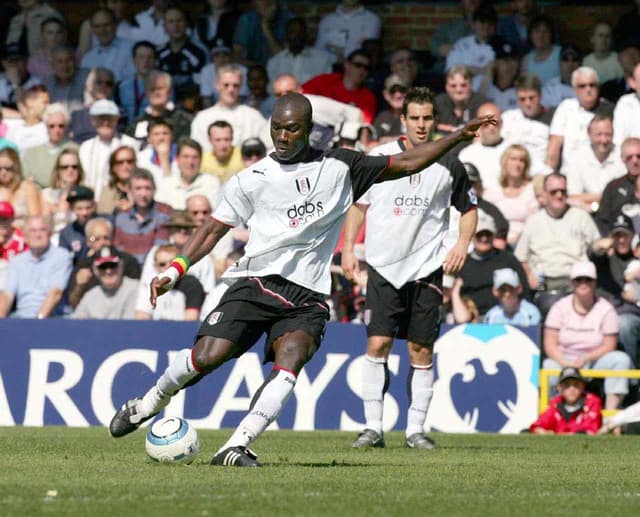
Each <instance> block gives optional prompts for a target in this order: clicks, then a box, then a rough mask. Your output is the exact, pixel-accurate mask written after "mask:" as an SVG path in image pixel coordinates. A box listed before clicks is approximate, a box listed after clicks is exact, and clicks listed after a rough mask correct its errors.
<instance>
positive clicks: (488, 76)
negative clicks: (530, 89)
mask: <svg viewBox="0 0 640 517" xmlns="http://www.w3.org/2000/svg"><path fill="white" fill-rule="evenodd" d="M492 47H493V51H494V54H495V60H494V61H493V63H491V64H490V65H488V66H487V67H486V69H485V73H484V74H483V75H482V79H481V82H480V85H479V87H478V92H479V93H480V94H481V95H484V96H485V97H486V98H487V99H489V100H490V101H491V102H493V103H494V104H495V105H496V106H498V107H499V108H500V110H501V111H505V110H508V109H513V108H515V107H516V106H517V99H516V89H515V81H516V78H517V77H518V71H519V68H520V55H519V54H518V53H517V51H516V50H515V48H514V47H513V46H512V45H511V43H506V42H505V41H502V40H499V39H497V38H496V39H495V40H494V41H493V42H492ZM474 82H475V81H474Z"/></svg>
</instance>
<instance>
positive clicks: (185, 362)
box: [142, 348, 200, 416]
mask: <svg viewBox="0 0 640 517" xmlns="http://www.w3.org/2000/svg"><path fill="white" fill-rule="evenodd" d="M192 352H193V349H191V348H185V349H183V350H180V351H179V352H178V353H177V354H176V357H175V358H174V360H173V361H171V364H169V366H168V367H167V369H166V370H165V371H164V373H163V374H162V375H161V376H160V378H159V379H158V382H156V384H155V386H153V387H152V388H151V389H150V390H149V391H148V392H147V393H146V394H145V396H144V397H143V398H142V408H143V410H144V413H145V416H146V415H153V414H155V413H157V412H158V411H159V410H161V409H162V408H164V407H166V406H167V404H169V401H170V400H171V397H172V396H173V395H175V394H176V393H177V392H178V391H179V390H180V389H181V388H182V387H183V386H184V385H185V384H187V383H188V382H189V381H190V380H192V379H193V378H194V377H196V376H197V375H198V374H199V373H200V372H198V370H197V369H196V367H195V365H194V364H193V355H192Z"/></svg>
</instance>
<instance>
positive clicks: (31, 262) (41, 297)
mask: <svg viewBox="0 0 640 517" xmlns="http://www.w3.org/2000/svg"><path fill="white" fill-rule="evenodd" d="M25 238H26V241H27V245H28V246H29V250H28V251H25V252H24V253H19V254H18V255H16V256H15V257H14V258H13V259H12V260H11V261H10V262H9V269H8V271H7V282H6V285H5V286H4V289H3V290H2V291H0V318H5V317H7V316H8V315H9V313H10V311H11V307H12V306H13V304H14V302H15V306H16V310H15V312H13V313H11V317H16V318H38V319H42V318H49V317H51V316H56V315H60V314H61V313H62V307H61V304H60V301H61V300H62V294H63V292H64V289H65V287H66V286H67V281H68V280H69V275H70V273H71V263H72V257H71V254H70V253H69V252H68V251H67V250H65V249H62V248H58V247H57V246H52V245H51V243H50V238H51V231H50V227H49V225H48V223H47V221H46V220H45V218H44V217H42V216H32V217H29V219H27V223H26V226H25Z"/></svg>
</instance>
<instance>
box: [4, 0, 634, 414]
mask: <svg viewBox="0 0 640 517" xmlns="http://www.w3.org/2000/svg"><path fill="white" fill-rule="evenodd" d="M89 3H90V4H92V9H91V11H90V13H89V16H88V17H87V19H86V20H85V21H84V22H83V23H82V24H81V25H80V26H78V27H69V25H68V21H67V19H66V18H65V14H64V13H63V12H60V11H58V10H56V9H55V8H53V7H52V6H50V5H49V4H48V3H47V2H45V1H42V0H18V1H17V2H15V3H14V4H15V7H14V8H12V6H11V4H12V3H11V2H9V3H8V4H7V5H5V6H3V7H2V13H1V14H2V17H3V19H4V20H5V21H4V24H3V26H2V27H0V36H1V38H2V42H1V44H0V52H1V55H0V63H1V65H2V73H1V74H0V103H1V105H2V109H1V111H0V317H27V318H48V317H52V316H58V315H62V316H67V317H74V318H139V319H151V318H152V319H180V320H190V319H198V318H203V317H205V316H206V314H207V310H208V309H210V308H212V307H213V306H215V303H216V300H218V299H219V297H220V296H221V294H222V292H223V291H224V284H223V283H221V282H220V277H221V275H222V273H223V272H224V269H225V267H226V265H227V264H229V263H233V262H234V261H235V260H237V258H238V257H240V256H241V255H242V253H243V249H244V243H245V242H246V241H247V238H248V231H247V229H246V228H235V229H234V230H233V231H232V232H230V233H229V234H228V235H227V236H226V237H225V239H224V240H223V241H221V242H220V244H219V245H218V246H217V247H216V249H215V250H214V251H213V252H212V254H211V256H210V257H209V258H205V259H204V260H203V261H201V265H199V266H198V267H194V268H192V270H191V271H190V273H191V274H190V275H189V276H188V277H186V278H185V279H184V280H183V282H181V283H180V285H178V286H176V289H175V293H173V294H172V296H167V297H166V300H165V299H164V298H163V299H162V300H163V304H162V305H161V306H160V307H159V308H158V309H157V310H156V311H155V312H154V311H151V308H150V307H149V306H148V301H147V296H146V290H147V284H148V281H149V279H150V278H152V277H153V276H154V275H155V274H156V273H157V272H158V271H161V270H162V268H163V267H165V266H166V264H168V263H169V262H170V261H171V260H172V258H173V257H174V256H175V255H176V254H177V253H179V252H180V248H181V247H182V246H183V245H184V243H185V242H186V239H187V238H188V236H189V235H190V234H191V233H192V232H193V230H194V228H196V227H197V226H198V225H199V224H202V222H203V221H204V220H205V218H207V217H210V215H211V213H212V210H213V209H214V207H215V206H216V203H217V200H218V197H219V196H220V195H221V193H222V192H223V189H224V184H225V182H227V181H228V180H229V179H230V178H231V177H233V176H234V175H235V174H236V173H238V172H239V171H240V170H242V169H243V168H245V167H249V166H250V165H252V164H254V163H256V162H257V161H258V160H260V159H262V158H263V157H264V156H266V155H267V153H268V152H269V151H270V148H271V147H272V142H271V137H270V131H269V116H270V112H271V108H272V107H273V105H274V102H275V100H276V98H277V97H279V96H281V95H284V94H286V93H288V92H292V91H295V92H302V93H304V94H305V95H307V96H308V98H309V100H310V101H311V104H312V106H313V130H312V133H311V142H312V145H313V147H315V148H318V149H322V150H327V149H330V148H332V147H335V146H345V147H352V148H356V149H359V150H362V151H365V152H366V151H367V150H368V149H369V148H371V147H372V146H373V145H374V144H377V143H381V142H385V141H389V140H394V139H397V138H402V137H403V127H402V125H401V123H400V115H401V112H402V106H403V100H404V97H405V94H406V92H407V90H408V89H409V88H411V87H412V86H425V85H426V86H429V87H431V88H432V89H433V90H434V91H435V93H436V105H435V106H434V108H435V111H436V113H437V126H436V127H437V131H436V134H435V135H434V137H435V138H438V137H439V136H441V135H444V134H447V133H449V132H452V131H454V130H456V129H457V128H458V127H460V126H461V124H463V123H464V122H466V121H468V120H469V119H471V118H473V117H475V116H484V115H494V116H495V117H496V118H497V119H498V120H499V123H498V125H496V126H492V125H487V126H484V127H483V128H482V129H481V130H480V134H479V136H478V138H477V140H476V141H474V142H473V143H471V144H469V145H467V146H465V147H462V146H460V147H459V148H456V149H454V150H453V151H452V152H454V153H456V154H457V155H458V157H459V159H460V160H461V161H462V162H463V163H464V165H465V167H466V168H467V172H468V175H469V179H470V180H471V182H472V184H473V186H474V188H475V190H476V193H477V196H478V199H479V212H480V217H479V224H478V228H477V232H476V234H475V237H474V239H473V242H472V248H471V250H470V255H469V258H468V260H467V263H466V265H465V266H464V268H463V270H462V272H461V273H460V275H459V276H458V277H457V278H450V279H446V282H445V293H444V295H445V305H444V308H443V312H444V313H443V318H444V319H445V320H446V321H448V322H451V323H462V322H474V321H476V322H481V321H486V322H503V323H504V322H506V323H515V324H520V325H538V324H541V323H542V324H543V325H544V329H545V330H544V347H545V352H546V354H547V356H548V359H547V361H552V362H553V365H554V366H560V367H577V368H580V367H583V366H585V365H587V364H601V363H602V362H605V363H606V364H607V365H613V366H612V367H616V368H626V367H628V366H631V365H637V364H638V359H639V358H638V340H639V339H640V308H639V307H640V266H638V264H640V262H639V259H638V258H637V257H640V242H639V239H638V232H639V231H640V183H639V178H640V100H639V99H640V32H639V31H638V30H637V25H634V24H633V20H636V21H637V20H639V19H640V2H638V1H635V2H633V7H632V8H630V10H629V12H623V13H622V14H621V15H620V17H619V19H618V20H617V22H616V23H615V24H609V23H606V22H604V21H601V20H600V21H595V20H594V23H593V26H592V27H591V28H590V31H589V37H588V38H585V39H584V41H568V40H566V39H563V38H562V37H561V36H560V35H559V34H560V33H559V31H558V27H557V25H556V23H555V20H553V19H552V18H551V17H549V16H548V15H545V14H543V12H542V9H541V8H540V6H539V5H538V4H537V2H536V1H535V0H515V1H513V2H512V3H511V4H510V5H511V7H512V12H510V13H508V14H506V15H504V16H498V14H497V12H496V10H495V8H494V7H493V6H492V5H491V4H490V3H485V2H481V1H480V0H463V1H461V2H460V12H459V16H457V17H454V18H453V19H451V20H450V21H448V22H446V23H442V24H440V25H439V26H438V27H437V29H436V30H435V32H434V34H433V35H432V37H431V40H430V48H429V50H430V52H428V51H425V50H424V49H411V48H408V47H398V48H385V47H384V46H383V41H384V40H383V39H382V38H381V36H382V32H383V27H382V24H381V20H380V17H379V16H378V15H377V14H376V13H375V12H374V10H372V9H371V8H370V7H367V6H365V5H363V3H362V2H359V1H358V0H344V1H342V2H341V3H339V5H337V7H336V8H335V10H334V11H332V12H331V13H329V14H327V15H326V16H324V17H323V18H322V19H321V20H320V23H319V24H318V26H317V30H315V31H312V30H311V28H310V26H309V24H308V20H307V19H306V18H304V17H297V16H295V15H294V14H293V13H292V12H291V11H290V10H288V9H287V7H286V6H285V5H284V3H282V2H278V1H277V0H255V1H253V2H242V3H240V4H239V5H236V2H234V1H231V0H208V1H207V2H204V4H205V6H204V10H203V12H202V13H201V14H199V15H197V16H193V13H192V12H187V10H186V9H185V8H184V7H183V6H182V5H181V4H179V3H175V2H170V1H168V0H152V1H151V2H149V5H148V6H147V7H146V8H142V10H140V11H139V12H133V8H134V6H133V5H131V4H130V3H128V2H125V1H124V0H101V1H95V2H89ZM71 34H73V35H74V37H75V36H76V35H77V38H75V41H71V39H70V35H71ZM418 50H420V52H418ZM456 217H457V215H456V214H455V213H452V214H451V221H452V224H451V232H452V236H451V237H452V238H455V235H453V232H454V231H455V230H454V229H455V228H456V225H455V224H454V223H455V221H456ZM364 238H366V232H364V231H363V232H362V235H361V237H360V242H362V240H363V239H364ZM339 253H340V246H338V248H337V249H336V262H335V266H334V268H333V270H332V271H333V277H334V282H333V285H334V292H333V295H332V297H331V300H330V305H331V307H332V310H333V319H334V320H336V321H354V322H361V321H362V320H363V301H364V299H365V297H366V282H359V283H357V284H355V285H354V284H352V283H351V282H349V281H347V280H346V279H345V278H344V277H343V276H342V275H341V271H340V266H339V264H340V261H339ZM362 266H363V267H362V269H363V270H366V257H362ZM578 270H579V274H578V272H577V271H578ZM53 272H55V274H53ZM365 278H366V277H365ZM578 328H579V329H580V330H581V331H582V332H583V334H581V335H582V337H581V338H580V339H576V336H575V335H573V334H575V333H576V332H577V330H576V329H578ZM565 329H567V330H565ZM584 336H588V339H587V338H585V337H584ZM577 341H579V343H578V344H577ZM612 354H613V355H612ZM614 359H615V360H614ZM550 364H551V363H550ZM627 389H628V386H627V384H626V381H615V382H608V383H606V384H605V392H606V394H607V397H608V398H607V400H606V402H605V406H607V407H614V406H615V405H617V404H619V402H620V400H619V399H620V395H624V394H625V393H626V391H625V390H627Z"/></svg>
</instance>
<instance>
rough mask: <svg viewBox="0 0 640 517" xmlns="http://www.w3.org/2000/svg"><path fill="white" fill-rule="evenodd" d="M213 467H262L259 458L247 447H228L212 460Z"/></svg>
mask: <svg viewBox="0 0 640 517" xmlns="http://www.w3.org/2000/svg"><path fill="white" fill-rule="evenodd" d="M211 465H220V466H222V467H261V466H262V465H260V463H259V462H258V456H257V455H256V453H255V452H253V451H252V450H251V449H249V448H247V447H241V446H236V447H227V448H226V449H225V450H223V451H220V452H219V453H218V454H216V455H215V456H214V457H213V459H212V460H211Z"/></svg>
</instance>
